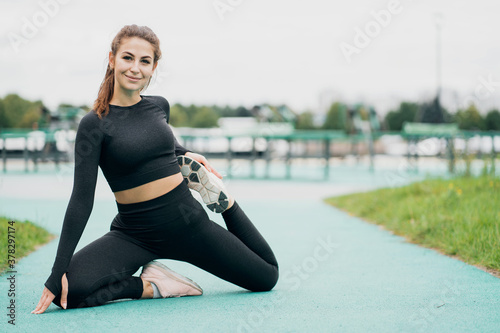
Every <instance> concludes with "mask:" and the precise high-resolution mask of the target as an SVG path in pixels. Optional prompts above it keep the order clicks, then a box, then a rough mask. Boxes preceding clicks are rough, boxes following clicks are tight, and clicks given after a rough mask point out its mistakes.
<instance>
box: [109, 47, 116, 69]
mask: <svg viewBox="0 0 500 333" xmlns="http://www.w3.org/2000/svg"><path fill="white" fill-rule="evenodd" d="M108 60H109V68H111V69H113V67H114V66H115V64H114V61H115V57H114V56H113V52H111V51H109V57H108Z"/></svg>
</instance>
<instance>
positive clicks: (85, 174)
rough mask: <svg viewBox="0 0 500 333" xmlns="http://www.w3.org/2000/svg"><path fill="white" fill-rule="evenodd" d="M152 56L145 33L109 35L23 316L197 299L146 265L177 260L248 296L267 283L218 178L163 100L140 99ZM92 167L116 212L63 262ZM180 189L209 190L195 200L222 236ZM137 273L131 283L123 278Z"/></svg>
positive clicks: (89, 202) (268, 262)
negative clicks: (56, 234)
mask: <svg viewBox="0 0 500 333" xmlns="http://www.w3.org/2000/svg"><path fill="white" fill-rule="evenodd" d="M160 57H161V51H160V46H159V40H158V38H157V37H156V35H155V34H154V33H153V31H151V29H149V28H148V27H145V26H143V27H138V26H137V25H129V26H125V27H123V28H122V30H121V31H120V32H119V33H118V34H117V35H116V37H115V38H114V40H113V42H112V44H111V51H110V52H109V64H108V68H107V71H106V75H105V77H104V80H103V82H102V84H101V87H100V90H99V94H98V98H97V100H96V101H95V103H94V106H93V110H92V111H91V112H89V113H87V114H86V115H85V116H84V117H83V118H82V120H81V122H80V124H79V126H78V131H77V135H76V139H75V174H74V183H73V192H72V194H71V198H70V201H69V204H68V208H67V210H66V214H65V217H64V222H63V227H62V232H61V236H60V240H59V246H58V249H57V255H56V259H55V262H54V265H53V267H52V273H51V275H50V276H49V278H48V279H47V281H46V282H45V288H44V289H43V293H42V296H41V298H40V301H39V303H38V305H37V306H36V308H35V309H34V310H33V311H32V313H36V314H39V313H43V312H44V311H45V310H46V309H47V308H48V306H49V305H50V303H51V302H53V303H54V304H56V305H57V306H60V307H62V308H64V309H67V308H78V307H88V306H97V305H101V304H104V303H106V302H108V301H111V300H116V299H123V298H132V299H139V298H160V297H161V298H165V297H179V296H194V295H201V294H202V292H203V291H202V289H201V288H200V287H199V286H198V285H197V284H196V283H195V282H193V281H191V280H190V279H188V278H186V277H184V276H182V275H180V274H178V273H175V272H173V271H172V270H170V269H169V268H168V267H166V266H164V265H162V264H161V263H159V262H157V261H155V259H175V260H181V261H186V262H189V263H192V264H193V265H196V266H198V267H200V268H202V269H204V270H206V271H208V272H210V273H212V274H214V275H216V276H218V277H220V278H222V279H224V280H226V281H229V282H231V283H234V284H236V285H238V286H241V287H243V288H246V289H248V290H251V291H267V290H271V289H272V288H273V287H274V285H275V284H276V282H277V280H278V264H277V262H276V258H275V256H274V254H273V252H272V250H271V249H270V247H269V245H268V244H267V243H266V241H265V240H264V238H263V237H262V236H261V235H260V233H259V232H258V231H257V229H256V228H255V227H254V225H253V224H252V222H251V221H250V220H249V219H248V217H247V216H246V215H245V213H244V212H243V211H242V209H241V208H240V207H239V206H238V203H237V202H235V201H234V199H232V198H231V197H230V196H229V195H228V194H227V191H226V190H225V189H224V187H223V186H222V182H220V181H217V180H218V178H217V177H219V178H222V177H221V176H220V174H218V173H217V171H215V170H214V169H213V168H212V167H211V166H210V164H209V163H208V162H207V160H206V159H205V158H204V157H203V156H202V155H199V154H195V153H193V152H191V151H189V150H187V149H185V148H184V147H182V146H181V145H179V144H178V142H177V141H176V140H175V137H174V136H173V134H172V131H171V129H170V127H169V125H168V118H169V112H170V109H169V104H168V102H167V100H166V99H165V98H163V97H160V96H144V95H141V94H140V92H141V91H142V90H144V89H145V88H146V87H147V85H148V84H149V82H150V80H151V77H152V75H153V73H154V70H155V69H156V67H157V65H158V60H159V59H160ZM179 163H181V167H182V170H183V171H189V170H194V171H195V173H194V176H193V175H191V176H190V177H187V176H188V174H187V172H186V173H185V176H186V177H187V178H186V181H184V177H183V173H181V168H180V167H179ZM184 164H186V165H184ZM187 164H189V165H187ZM98 166H99V167H100V168H101V170H102V172H103V174H104V176H105V177H106V180H107V182H108V184H109V186H110V188H111V190H112V191H113V193H114V195H115V199H116V200H115V201H116V205H117V208H118V214H117V215H116V216H115V218H114V219H113V221H112V223H111V227H110V231H109V232H108V233H106V234H105V235H104V236H102V237H101V238H99V239H97V240H95V241H93V242H92V243H90V244H88V245H87V246H86V247H84V248H82V249H81V250H80V251H78V252H77V253H75V254H74V255H73V253H74V250H75V248H76V245H77V243H78V241H79V239H80V236H81V234H82V232H83V230H84V228H85V225H86V223H87V220H88V218H89V216H90V213H91V211H92V207H93V200H94V194H95V186H96V182H97V174H98ZM212 172H213V173H212ZM214 174H215V175H216V176H217V177H215V176H213V175H214ZM188 186H189V187H191V188H193V189H196V190H198V191H200V193H201V192H205V193H208V192H210V193H209V194H210V195H204V201H205V203H207V204H209V207H210V208H213V209H215V211H217V212H222V216H223V218H224V221H225V223H226V226H227V230H226V229H224V228H222V227H220V226H219V225H218V224H216V223H214V222H212V221H210V219H209V217H208V215H207V214H206V212H205V210H204V208H203V207H202V206H201V205H200V203H199V202H198V201H196V200H195V199H194V198H193V196H192V194H191V192H190V190H189V187H188ZM214 193H215V194H216V197H215V200H211V199H210V197H213V195H214ZM212 199H214V198H212ZM141 266H143V269H142V274H141V276H140V277H135V276H132V274H134V273H135V272H136V271H137V270H138V269H139V268H140V267H141Z"/></svg>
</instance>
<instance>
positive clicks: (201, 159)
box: [186, 152, 222, 179]
mask: <svg viewBox="0 0 500 333" xmlns="http://www.w3.org/2000/svg"><path fill="white" fill-rule="evenodd" d="M186 156H187V157H190V158H192V159H193V160H195V161H196V162H199V163H201V164H203V165H204V166H205V168H207V170H208V171H210V172H211V173H213V174H214V175H216V176H217V177H219V178H220V179H222V175H221V174H220V173H218V172H217V170H215V169H214V168H213V167H212V166H211V165H210V163H208V161H207V159H206V158H205V156H203V155H200V154H196V153H192V152H187V153H186Z"/></svg>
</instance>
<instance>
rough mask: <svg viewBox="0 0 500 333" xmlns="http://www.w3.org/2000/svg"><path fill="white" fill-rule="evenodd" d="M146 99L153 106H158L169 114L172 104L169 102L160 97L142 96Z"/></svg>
mask: <svg viewBox="0 0 500 333" xmlns="http://www.w3.org/2000/svg"><path fill="white" fill-rule="evenodd" d="M142 97H143V98H144V99H146V100H148V101H150V102H151V103H153V104H156V105H158V106H159V107H160V108H162V109H163V110H164V111H165V112H168V111H169V110H170V104H169V103H168V100H167V99H166V98H165V97H163V96H160V95H143V96H142Z"/></svg>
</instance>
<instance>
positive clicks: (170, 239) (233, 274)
mask: <svg viewBox="0 0 500 333" xmlns="http://www.w3.org/2000/svg"><path fill="white" fill-rule="evenodd" d="M116 204H117V207H118V214H117V215H116V217H115V218H114V220H113V222H112V223H111V228H110V231H109V232H108V233H106V234H105V235H104V236H102V237H101V238H99V239H97V240H95V241H93V242H92V243H90V244H88V245H87V246H85V247H84V248H82V249H81V250H80V251H78V252H77V253H75V254H74V255H73V258H72V259H71V262H70V264H69V267H68V271H67V273H66V277H67V279H68V305H67V308H78V307H88V306H97V305H101V304H104V303H106V302H108V301H111V300H116V299H122V298H132V299H138V298H140V297H141V295H142V293H143V284H142V280H141V278H140V277H135V276H132V274H134V273H135V272H136V271H137V270H138V269H139V268H140V267H141V266H143V265H145V264H147V263H148V262H150V261H151V260H154V259H175V260H181V261H185V262H189V263H191V264H193V265H195V266H197V267H199V268H202V269H204V270H206V271H208V272H210V273H212V274H214V275H216V276H218V277H220V278H222V279H224V280H226V281H229V282H231V283H234V284H236V285H238V286H240V287H242V288H245V289H248V290H251V291H268V290H271V289H272V288H273V287H274V286H275V284H276V282H277V280H278V264H277V261H276V258H275V256H274V254H273V252H272V250H271V248H270V247H269V245H268V244H267V242H266V241H265V240H264V238H263V237H262V235H261V234H260V233H259V231H258V230H257V229H256V228H255V226H254V225H253V224H252V222H251V221H250V220H249V219H248V217H247V216H246V215H245V213H244V212H243V210H242V209H241V208H240V207H239V206H238V204H237V203H236V202H235V203H234V206H233V207H231V208H230V209H229V210H227V211H225V212H224V213H222V216H223V218H224V222H225V223H226V226H227V230H226V229H224V228H222V227H221V226H219V225H218V224H216V223H215V222H213V221H211V220H210V219H209V217H208V215H207V213H206V211H205V209H204V208H203V206H202V205H201V204H200V203H199V202H198V201H197V200H196V199H195V198H194V197H193V195H192V194H191V192H190V190H189V188H188V187H187V185H186V183H185V182H182V183H181V184H180V185H179V186H177V187H176V188H175V189H173V190H172V191H170V192H168V193H166V194H164V195H162V196H160V197H157V198H154V199H151V200H148V201H143V202H138V203H132V204H120V203H118V202H116ZM60 297H61V295H60V294H58V295H56V297H55V299H54V301H53V302H54V304H56V305H58V306H60Z"/></svg>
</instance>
